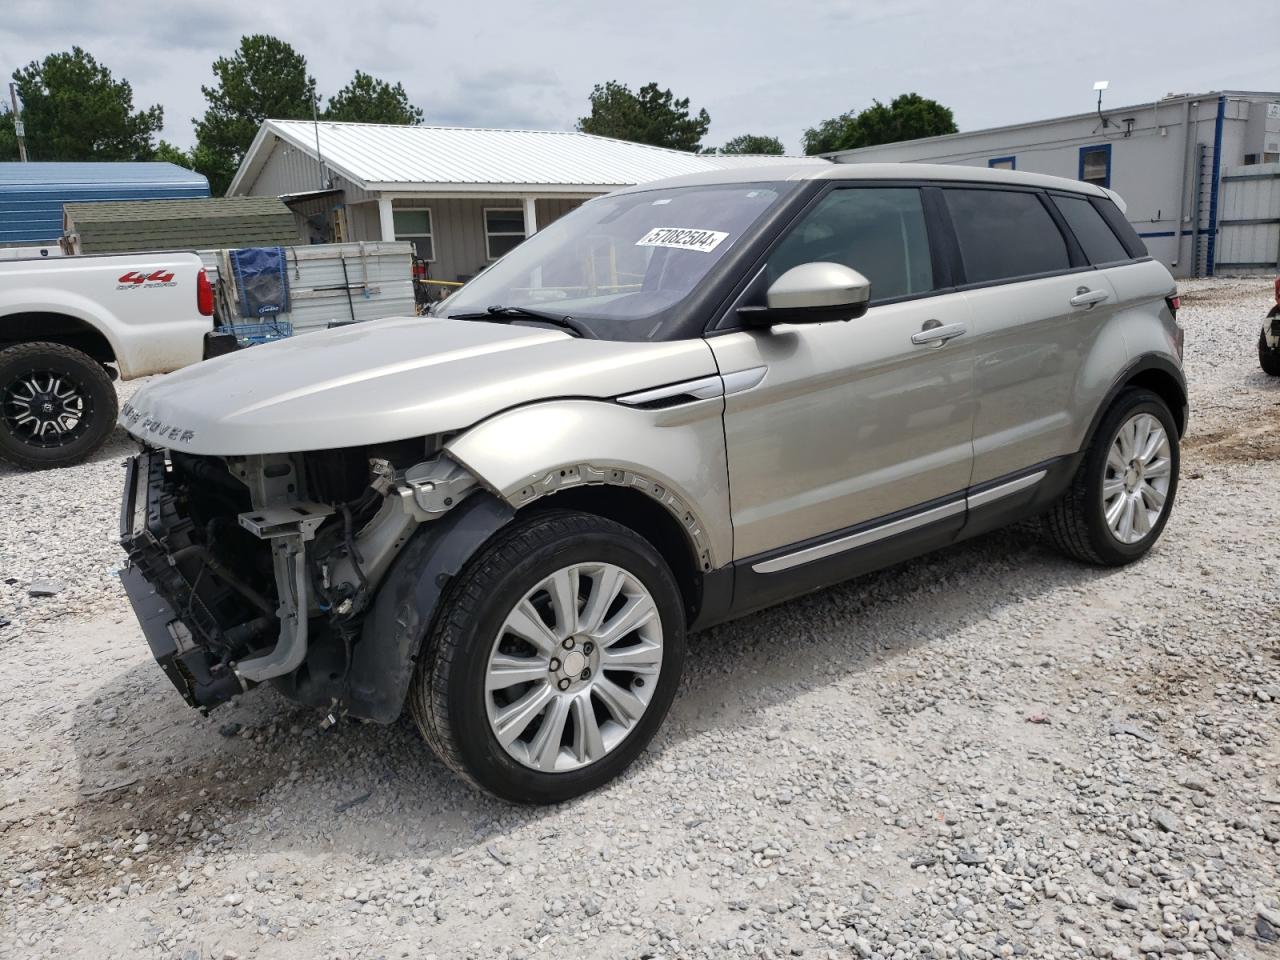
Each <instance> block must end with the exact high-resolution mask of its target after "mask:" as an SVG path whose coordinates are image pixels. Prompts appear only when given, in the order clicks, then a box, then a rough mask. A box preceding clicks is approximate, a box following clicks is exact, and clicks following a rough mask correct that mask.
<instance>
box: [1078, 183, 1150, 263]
mask: <svg viewBox="0 0 1280 960" xmlns="http://www.w3.org/2000/svg"><path fill="white" fill-rule="evenodd" d="M1089 202H1090V203H1091V204H1093V209H1095V210H1097V211H1098V213H1100V214H1102V219H1103V220H1105V221H1107V223H1108V224H1109V225H1110V227H1111V229H1112V231H1114V233H1115V235H1116V236H1117V237H1119V238H1120V242H1121V243H1122V244H1124V248H1125V249H1126V250H1128V251H1129V256H1131V257H1133V258H1134V259H1135V260H1136V259H1138V258H1139V257H1146V256H1150V254H1148V253H1147V245H1146V244H1145V243H1143V242H1142V238H1141V237H1140V236H1138V233H1137V231H1136V230H1134V229H1133V225H1132V224H1130V223H1129V221H1128V220H1126V219H1125V218H1124V214H1123V213H1121V212H1120V208H1119V207H1117V206H1116V205H1115V202H1114V201H1112V200H1111V198H1110V197H1093V198H1092V199H1090V201H1089Z"/></svg>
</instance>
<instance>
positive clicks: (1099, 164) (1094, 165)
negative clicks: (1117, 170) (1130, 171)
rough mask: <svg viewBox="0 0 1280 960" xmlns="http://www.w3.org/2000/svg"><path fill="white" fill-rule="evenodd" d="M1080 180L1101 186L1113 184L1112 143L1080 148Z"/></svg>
mask: <svg viewBox="0 0 1280 960" xmlns="http://www.w3.org/2000/svg"><path fill="white" fill-rule="evenodd" d="M1078 179H1080V180H1083V181H1084V182H1085V183H1092V184H1095V185H1097V186H1099V187H1110V186H1111V144H1109V143H1104V144H1101V145H1100V146H1096V147H1081V148H1080V176H1079V178H1078Z"/></svg>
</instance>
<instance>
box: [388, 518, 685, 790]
mask: <svg viewBox="0 0 1280 960" xmlns="http://www.w3.org/2000/svg"><path fill="white" fill-rule="evenodd" d="M684 629H685V621H684V608H683V604H682V602H681V598H680V592H679V588H678V587H677V586H676V584H675V580H674V578H673V577H672V575H671V571H670V569H669V568H668V567H667V564H666V563H665V561H664V560H663V558H662V556H661V554H659V553H658V551H657V550H656V549H655V548H654V547H653V546H652V545H651V544H650V543H649V542H648V541H647V540H645V539H644V538H643V537H641V536H639V535H638V534H636V533H635V532H634V531H632V530H630V529H628V528H627V527H624V526H621V525H620V524H617V523H614V522H613V521H611V520H606V519H604V518H602V517H597V516H594V515H591V514H585V513H577V512H570V511H559V510H558V511H548V512H546V513H540V514H534V515H533V516H531V517H528V518H527V519H520V520H517V521H516V522H515V523H513V524H512V525H511V526H510V527H508V528H507V529H506V530H504V531H502V532H500V533H499V534H498V535H497V536H495V538H494V539H493V540H492V541H491V542H490V543H489V544H488V545H486V546H485V547H484V548H482V549H481V550H480V551H479V552H478V553H477V554H476V556H474V557H473V558H472V559H471V561H470V562H469V563H468V564H467V566H466V567H465V568H464V569H463V571H462V572H461V573H460V574H459V575H458V576H457V577H456V578H455V580H454V582H453V583H452V584H450V587H449V589H448V590H447V592H446V597H445V599H444V601H443V605H442V607H441V610H440V613H439V616H438V618H437V622H436V625H435V628H434V630H433V631H432V634H431V636H430V637H428V638H427V641H426V649H425V651H424V655H423V656H422V657H420V658H419V664H418V670H417V673H416V674H415V677H414V683H413V686H412V688H411V690H410V693H409V706H410V709H411V711H412V713H413V717H414V720H415V721H416V722H417V724H418V727H419V729H420V730H421V731H422V734H423V736H424V737H425V738H426V740H427V742H428V743H429V744H430V745H431V746H432V748H433V749H434V750H435V752H436V753H437V754H438V755H439V756H440V758H441V759H442V760H444V761H445V762H446V763H447V764H448V765H449V766H450V767H452V768H453V769H454V770H456V771H457V772H458V773H460V774H462V775H463V776H464V777H466V778H467V779H469V780H470V781H471V782H472V783H474V784H476V785H477V786H479V787H481V788H482V789H484V790H487V791H489V792H490V793H492V794H494V795H496V796H498V797H501V798H503V799H506V800H513V801H517V802H524V803H554V802H558V801H561V800H567V799H569V798H571V797H575V796H578V795H579V794H582V793H586V792H587V791H589V790H593V789H595V788H596V787H598V786H600V785H601V784H603V783H606V782H607V781H609V780H610V779H612V778H613V777H615V776H617V775H618V774H619V773H620V772H622V771H623V770H624V769H626V767H627V766H628V765H629V764H630V763H631V762H632V761H633V760H634V759H635V758H636V756H637V755H638V754H639V753H640V751H641V750H643V749H644V747H645V745H646V744H648V742H649V740H650V739H651V738H652V737H653V734H654V733H655V732H656V731H657V729H658V727H659V726H660V725H661V723H662V720H663V718H664V717H665V716H666V713H667V709H668V708H669V707H670V705H671V701H672V699H673V697H674V696H675V690H676V687H677V685H678V684H679V681H680V671H681V668H682V666H683V662H684Z"/></svg>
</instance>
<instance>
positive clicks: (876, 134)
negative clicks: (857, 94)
mask: <svg viewBox="0 0 1280 960" xmlns="http://www.w3.org/2000/svg"><path fill="white" fill-rule="evenodd" d="M955 132H956V121H955V117H954V116H953V115H952V113H951V110H950V109H948V108H947V107H944V106H943V105H942V104H940V103H938V101H936V100H930V99H928V98H927V97H922V96H920V95H919V94H918V93H904V94H902V95H901V96H898V97H894V98H893V102H892V103H890V104H888V105H887V106H886V105H885V104H883V103H881V102H880V101H879V100H873V101H872V103H871V106H869V107H867V109H865V110H863V111H861V112H860V113H857V114H855V113H854V112H853V111H852V110H850V111H849V112H848V113H843V114H841V115H840V116H838V117H832V118H831V119H830V120H824V121H823V122H822V123H820V124H818V126H816V127H810V128H809V129H808V130H806V131H805V132H804V135H803V138H802V139H803V141H804V152H805V153H807V154H815V153H830V152H831V151H833V150H853V149H856V148H857V147H871V146H875V145H876V144H878V143H899V142H901V141H903V140H919V139H920V138H921V137H937V136H941V135H942V134H946V133H955Z"/></svg>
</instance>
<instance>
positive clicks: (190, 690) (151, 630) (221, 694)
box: [120, 566, 243, 710]
mask: <svg viewBox="0 0 1280 960" xmlns="http://www.w3.org/2000/svg"><path fill="white" fill-rule="evenodd" d="M120 582H121V583H122V584H123V585H124V590H125V593H126V594H128V596H129V602H130V603H131V604H133V612H134V614H135V615H136V616H137V618H138V624H139V626H141V627H142V634H143V636H145V637H146V638H147V645H148V646H149V647H150V648H151V655H152V656H153V657H155V659H156V663H158V664H159V665H160V669H161V670H163V671H164V675H165V676H166V677H168V678H169V682H170V683H172V684H173V686H174V687H175V689H177V691H178V693H180V694H182V699H184V700H185V701H187V703H188V704H190V705H191V706H193V707H199V708H201V709H204V710H208V709H210V708H211V707H216V706H218V705H219V704H222V703H226V702H227V701H228V700H230V699H231V698H232V697H233V696H235V695H236V694H237V693H240V691H241V690H242V689H243V688H242V687H241V685H240V681H239V680H237V679H236V676H235V674H234V673H232V672H231V671H230V670H227V669H225V668H222V667H221V665H220V664H219V663H217V662H216V661H215V660H214V659H213V658H212V657H210V655H209V652H208V651H207V650H205V649H203V648H202V647H197V646H195V645H194V644H192V643H191V642H190V636H191V631H190V629H189V628H188V627H187V625H186V624H185V623H183V622H182V619H181V618H180V617H179V616H178V614H177V613H176V612H175V611H174V609H173V607H172V606H171V605H170V604H169V601H168V600H166V599H165V598H164V597H162V596H160V593H159V591H157V590H156V588H155V587H153V586H151V584H149V583H148V582H147V580H146V578H145V577H144V576H143V575H142V571H141V570H139V569H138V568H137V567H135V566H129V567H126V568H125V569H124V570H122V571H121V572H120ZM184 647H185V649H184Z"/></svg>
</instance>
